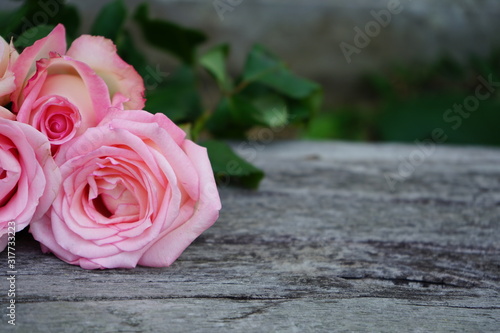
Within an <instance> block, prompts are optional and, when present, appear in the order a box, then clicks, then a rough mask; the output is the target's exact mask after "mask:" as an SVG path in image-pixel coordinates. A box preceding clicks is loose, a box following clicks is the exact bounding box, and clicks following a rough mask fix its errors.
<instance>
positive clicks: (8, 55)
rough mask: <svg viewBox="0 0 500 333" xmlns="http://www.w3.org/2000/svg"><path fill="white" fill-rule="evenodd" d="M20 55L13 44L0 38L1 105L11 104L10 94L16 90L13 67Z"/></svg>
mask: <svg viewBox="0 0 500 333" xmlns="http://www.w3.org/2000/svg"><path fill="white" fill-rule="evenodd" d="M18 56H19V54H18V53H17V51H16V50H15V49H14V45H12V42H11V43H10V44H9V43H7V42H6V41H5V39H3V38H2V37H0V105H5V104H7V103H9V102H10V94H11V93H12V92H13V91H14V90H15V89H16V84H15V77H14V72H13V71H12V65H13V64H14V62H15V61H16V60H17V57H18Z"/></svg>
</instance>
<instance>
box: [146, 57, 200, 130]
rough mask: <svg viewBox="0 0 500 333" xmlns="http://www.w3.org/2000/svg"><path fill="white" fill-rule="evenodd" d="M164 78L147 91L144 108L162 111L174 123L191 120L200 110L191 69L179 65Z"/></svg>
mask: <svg viewBox="0 0 500 333" xmlns="http://www.w3.org/2000/svg"><path fill="white" fill-rule="evenodd" d="M166 80H167V81H165V83H163V84H161V85H160V86H159V87H158V88H157V89H153V90H150V91H148V92H147V95H146V97H147V99H146V108H145V109H146V110H148V111H149V112H152V113H157V112H161V113H164V114H165V115H166V116H167V117H169V118H170V119H171V120H172V121H174V122H176V123H180V122H193V121H194V120H195V119H196V118H197V117H198V116H199V115H200V114H201V111H202V108H201V99H200V96H199V94H198V91H197V89H196V77H195V73H194V71H193V69H192V68H190V67H187V66H184V67H181V68H179V69H178V70H177V71H176V72H175V73H173V74H172V75H169V76H168V78H166ZM147 81H148V80H147V79H146V80H145V82H146V84H147Z"/></svg>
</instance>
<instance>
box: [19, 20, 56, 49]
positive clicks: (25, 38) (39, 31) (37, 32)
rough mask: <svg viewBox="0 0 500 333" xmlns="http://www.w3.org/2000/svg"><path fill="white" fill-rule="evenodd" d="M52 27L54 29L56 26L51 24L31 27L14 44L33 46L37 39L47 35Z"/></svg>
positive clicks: (22, 46) (21, 46)
mask: <svg viewBox="0 0 500 333" xmlns="http://www.w3.org/2000/svg"><path fill="white" fill-rule="evenodd" d="M52 29H54V26H51V25H38V26H36V27H33V28H30V29H28V30H26V31H25V32H23V33H22V34H21V36H19V37H18V38H17V39H16V40H15V41H14V46H15V47H19V48H24V47H27V46H31V45H33V43H34V42H35V41H37V40H39V39H40V38H44V37H46V36H47V35H48V34H49V33H50V32H51V31H52Z"/></svg>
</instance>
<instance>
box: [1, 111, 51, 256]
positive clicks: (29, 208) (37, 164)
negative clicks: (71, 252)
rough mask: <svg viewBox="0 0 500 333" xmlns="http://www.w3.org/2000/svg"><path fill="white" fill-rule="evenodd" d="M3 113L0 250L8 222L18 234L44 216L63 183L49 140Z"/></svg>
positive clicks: (3, 242)
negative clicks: (13, 225)
mask: <svg viewBox="0 0 500 333" xmlns="http://www.w3.org/2000/svg"><path fill="white" fill-rule="evenodd" d="M0 111H1V110H0ZM3 111H5V109H3ZM3 111H2V112H0V250H3V249H4V248H5V244H6V243H7V230H8V225H9V222H11V221H14V222H15V225H16V231H20V230H22V229H24V227H26V226H27V225H28V224H29V223H30V222H31V221H32V220H36V219H39V218H40V217H42V216H43V215H44V214H45V213H46V212H47V210H48V209H49V207H50V205H51V204H52V201H53V200H54V198H55V197H56V194H57V191H58V190H59V187H60V181H61V175H60V173H59V169H58V168H57V166H56V164H55V162H54V160H53V159H52V156H51V154H50V144H49V142H48V141H47V138H46V137H45V136H44V135H43V134H41V133H40V132H38V131H37V130H35V129H34V128H33V127H31V126H29V125H26V124H23V123H19V122H17V121H13V120H8V119H5V118H2V115H4V112H3Z"/></svg>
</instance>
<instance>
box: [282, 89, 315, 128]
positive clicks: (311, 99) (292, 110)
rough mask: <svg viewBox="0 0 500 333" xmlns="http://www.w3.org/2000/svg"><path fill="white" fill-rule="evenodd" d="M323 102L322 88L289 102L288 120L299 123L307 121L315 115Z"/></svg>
mask: <svg viewBox="0 0 500 333" xmlns="http://www.w3.org/2000/svg"><path fill="white" fill-rule="evenodd" d="M322 102H323V89H318V90H316V91H315V92H313V93H312V94H311V95H309V96H308V97H306V98H303V99H301V100H291V101H290V102H289V110H288V112H289V114H290V116H289V118H290V122H293V123H299V122H304V121H306V122H307V121H308V120H309V119H311V118H312V117H314V115H316V114H317V113H318V112H319V111H320V109H321V105H322Z"/></svg>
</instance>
